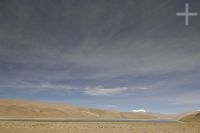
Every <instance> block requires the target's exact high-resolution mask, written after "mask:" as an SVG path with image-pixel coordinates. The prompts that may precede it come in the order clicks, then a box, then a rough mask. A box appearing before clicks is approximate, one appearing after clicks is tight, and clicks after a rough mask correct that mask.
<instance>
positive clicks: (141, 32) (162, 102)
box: [0, 0, 200, 113]
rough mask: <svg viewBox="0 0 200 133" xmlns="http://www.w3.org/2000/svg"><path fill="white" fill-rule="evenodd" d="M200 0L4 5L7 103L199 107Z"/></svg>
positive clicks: (2, 60) (1, 50)
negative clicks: (31, 101)
mask: <svg viewBox="0 0 200 133" xmlns="http://www.w3.org/2000/svg"><path fill="white" fill-rule="evenodd" d="M186 3H188V4H189V11H190V12H197V13H199V15H200V8H199V6H200V1H199V0H151V1H150V0H20V1H13V0H1V1H0V98H9V99H28V100H35V101H47V102H58V103H65V104H71V105H75V106H80V107H92V108H103V109H111V110H118V111H131V110H145V111H149V112H159V113H179V112H184V111H190V110H199V109H200V97H199V96H200V82H199V79H200V69H199V68H200V16H196V17H189V25H188V26H186V25H185V18H184V17H180V16H179V17H178V16H176V13H177V12H184V11H185V4H186Z"/></svg>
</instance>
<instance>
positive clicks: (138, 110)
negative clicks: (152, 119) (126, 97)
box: [131, 109, 147, 113]
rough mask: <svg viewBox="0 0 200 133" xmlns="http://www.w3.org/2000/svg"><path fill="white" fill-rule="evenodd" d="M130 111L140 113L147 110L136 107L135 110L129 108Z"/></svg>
mask: <svg viewBox="0 0 200 133" xmlns="http://www.w3.org/2000/svg"><path fill="white" fill-rule="evenodd" d="M131 112H135V113H140V112H147V111H146V110H144V109H136V110H131Z"/></svg>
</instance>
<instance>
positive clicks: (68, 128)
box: [0, 121, 200, 133]
mask: <svg viewBox="0 0 200 133" xmlns="http://www.w3.org/2000/svg"><path fill="white" fill-rule="evenodd" d="M0 132H1V133H94V132H95V133H200V123H112V122H106V123H105V122H92V123H91V122H88V123H87V122H82V123H81V122H74V123H73V122H12V121H9V122H8V121H7V122H6V121H1V122H0Z"/></svg>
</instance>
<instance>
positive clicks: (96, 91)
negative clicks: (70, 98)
mask: <svg viewBox="0 0 200 133" xmlns="http://www.w3.org/2000/svg"><path fill="white" fill-rule="evenodd" d="M134 90H147V88H145V89H144V88H143V87H141V88H131V87H130V88H129V87H118V88H104V87H101V86H98V87H89V88H86V89H85V90H84V93H85V94H87V95H90V96H111V95H123V94H128V93H130V92H133V91H134Z"/></svg>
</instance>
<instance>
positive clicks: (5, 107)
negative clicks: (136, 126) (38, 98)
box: [0, 99, 157, 119]
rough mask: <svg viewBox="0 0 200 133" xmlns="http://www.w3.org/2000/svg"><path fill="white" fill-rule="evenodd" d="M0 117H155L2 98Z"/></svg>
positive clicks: (152, 117)
mask: <svg viewBox="0 0 200 133" xmlns="http://www.w3.org/2000/svg"><path fill="white" fill-rule="evenodd" d="M0 118H56V119H59V118H62V119H155V118H157V117H155V116H153V115H150V114H147V113H132V112H116V111H109V110H101V109H92V108H79V107H75V106H70V105H64V104H52V103H43V102H32V101H23V100H5V99H3V100H0Z"/></svg>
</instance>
